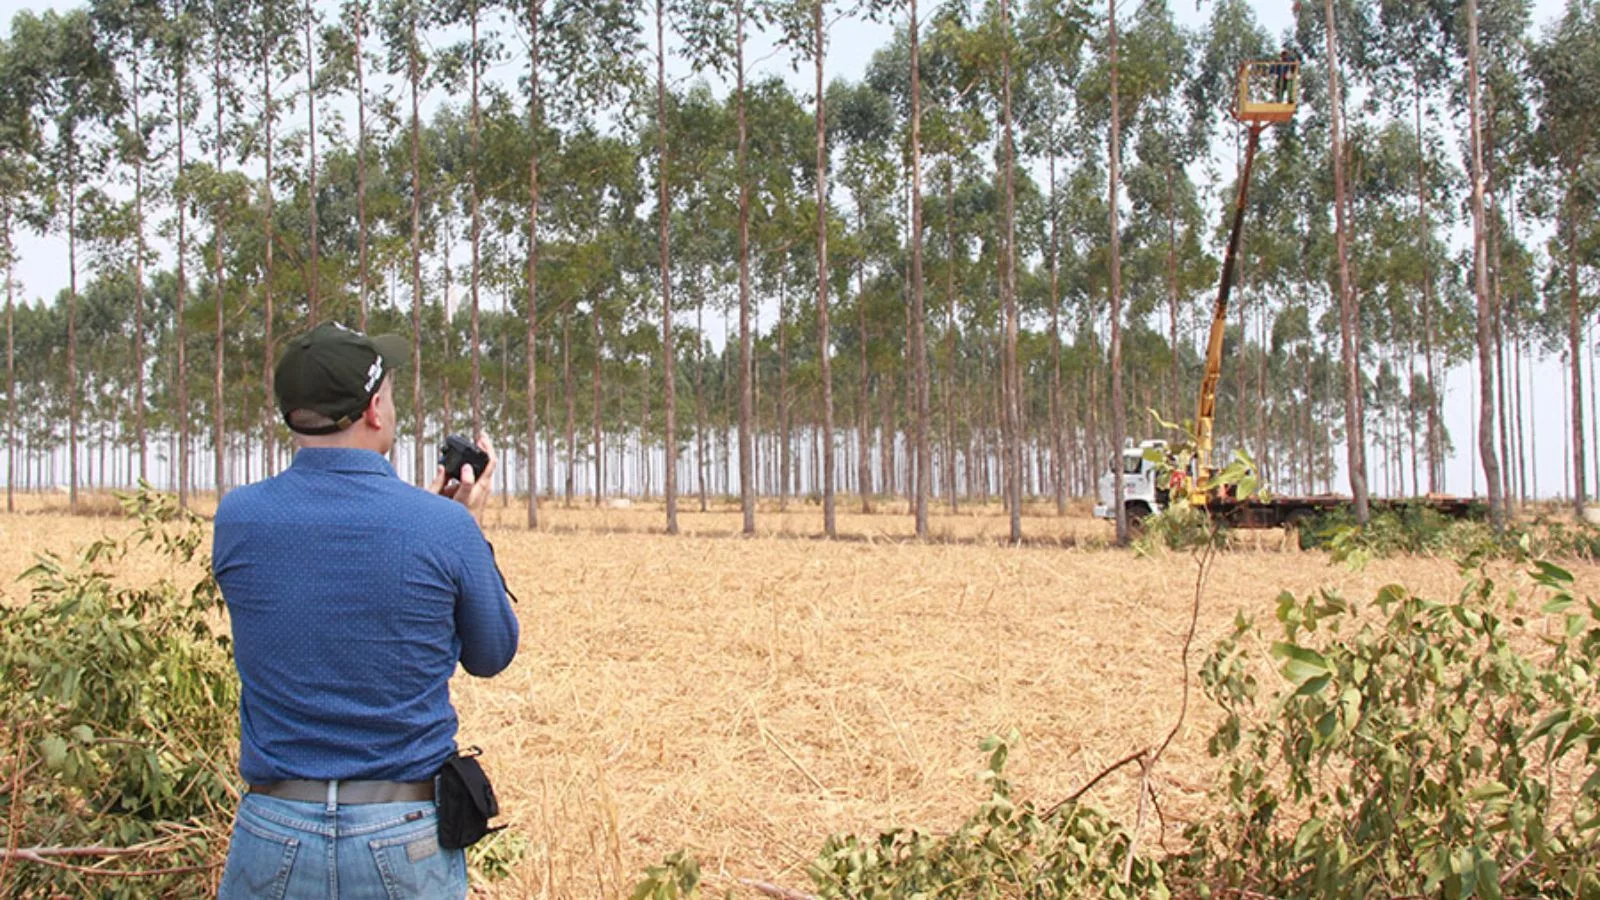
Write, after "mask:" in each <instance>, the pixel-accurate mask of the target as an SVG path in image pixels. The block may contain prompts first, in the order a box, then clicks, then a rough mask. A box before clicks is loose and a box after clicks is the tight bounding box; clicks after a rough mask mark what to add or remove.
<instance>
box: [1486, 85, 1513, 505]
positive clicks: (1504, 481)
mask: <svg viewBox="0 0 1600 900" xmlns="http://www.w3.org/2000/svg"><path fill="white" fill-rule="evenodd" d="M1485 104H1486V106H1487V110H1486V116H1485V121H1484V124H1483V141H1484V151H1483V152H1484V169H1483V183H1484V191H1485V193H1487V194H1488V195H1490V196H1491V197H1492V198H1493V205H1492V206H1490V207H1489V208H1488V209H1486V210H1485V215H1486V216H1487V220H1486V227H1487V229H1488V234H1487V235H1486V239H1487V241H1488V249H1489V261H1490V273H1489V279H1490V281H1489V309H1490V311H1491V314H1492V315H1493V317H1494V350H1495V353H1494V370H1495V378H1494V382H1495V397H1496V403H1495V412H1496V415H1495V427H1496V429H1497V431H1498V432H1499V435H1500V460H1501V467H1500V496H1501V497H1502V498H1503V499H1504V502H1505V505H1506V510H1507V513H1508V514H1509V512H1510V508H1511V498H1512V496H1514V494H1513V492H1512V487H1511V472H1512V467H1511V445H1510V442H1509V441H1508V440H1507V435H1506V411H1507V410H1508V409H1509V406H1508V405H1507V404H1506V359H1505V341H1504V339H1503V338H1502V336H1501V331H1502V328H1503V326H1504V318H1505V305H1504V303H1503V302H1502V297H1501V293H1500V269H1501V259H1500V193H1501V192H1500V189H1499V182H1498V181H1496V180H1495V166H1494V96H1493V92H1491V93H1490V95H1489V96H1488V97H1486V98H1485Z"/></svg>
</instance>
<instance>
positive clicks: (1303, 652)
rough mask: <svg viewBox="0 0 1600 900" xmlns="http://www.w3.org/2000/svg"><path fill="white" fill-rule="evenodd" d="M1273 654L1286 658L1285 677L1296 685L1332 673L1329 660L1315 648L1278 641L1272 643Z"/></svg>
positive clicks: (1284, 665)
mask: <svg viewBox="0 0 1600 900" xmlns="http://www.w3.org/2000/svg"><path fill="white" fill-rule="evenodd" d="M1272 655H1273V656H1276V657H1278V658H1279V659H1282V660H1285V662H1284V664H1283V677H1285V678H1287V679H1289V681H1291V682H1292V683H1294V684H1296V685H1303V684H1304V683H1305V682H1306V681H1308V680H1310V679H1312V678H1317V677H1319V676H1325V675H1328V674H1329V673H1330V671H1331V670H1330V669H1329V667H1328V661H1327V659H1325V658H1324V657H1323V656H1322V654H1320V653H1318V652H1316V651H1315V650H1308V649H1306V648H1304V647H1300V646H1297V645H1295V644H1289V643H1285V642H1283V641H1278V642H1277V643H1274V644H1273V645H1272Z"/></svg>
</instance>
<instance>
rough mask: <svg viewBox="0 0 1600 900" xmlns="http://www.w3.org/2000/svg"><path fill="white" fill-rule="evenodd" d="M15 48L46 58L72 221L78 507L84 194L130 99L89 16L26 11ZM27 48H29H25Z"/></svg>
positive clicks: (73, 439) (71, 444)
mask: <svg viewBox="0 0 1600 900" xmlns="http://www.w3.org/2000/svg"><path fill="white" fill-rule="evenodd" d="M12 22H13V24H12V41H13V47H15V48H18V49H19V50H21V51H22V52H30V53H39V54H43V59H44V64H43V71H44V78H43V79H41V80H40V81H39V82H38V86H39V88H40V90H39V92H38V94H37V96H36V99H37V100H38V101H39V102H40V106H41V115H42V117H43V118H44V119H46V120H48V121H49V123H50V126H51V127H50V131H49V134H50V138H51V139H50V140H49V142H47V143H41V144H39V145H38V146H37V149H38V150H39V152H40V154H41V159H40V163H41V168H42V169H44V170H45V171H48V172H50V173H51V174H52V175H53V176H54V177H55V178H56V179H59V183H58V184H57V185H56V186H55V190H57V191H58V192H59V199H58V200H57V205H56V212H57V214H58V215H61V216H64V220H65V221H64V231H65V236H66V239H67V295H66V300H67V359H66V377H67V394H68V402H67V454H68V463H67V467H68V479H69V500H68V503H69V505H70V508H71V509H72V511H74V512H76V511H77V508H78V483H79V477H78V475H79V473H78V463H79V460H78V434H79V424H80V413H79V394H80V390H79V377H78V340H77V337H78V335H77V323H78V239H79V236H80V230H79V215H80V209H81V203H82V201H83V195H82V192H83V190H84V189H85V188H86V187H88V186H89V185H88V183H89V182H90V181H91V180H92V179H95V178H97V177H99V175H100V174H101V173H102V172H103V171H104V167H105V164H106V163H107V161H108V159H109V149H110V148H109V145H108V143H107V142H106V141H105V140H103V138H104V137H105V134H104V131H105V129H107V128H109V126H110V125H111V122H112V120H113V118H114V117H115V116H117V115H118V114H119V113H120V111H121V110H120V106H121V104H122V94H121V90H120V85H119V84H118V82H117V78H116V72H115V62H114V60H113V59H112V58H111V56H110V55H109V54H108V53H107V50H106V47H105V46H104V44H103V43H101V42H99V41H97V40H96V39H95V34H94V28H93V23H92V22H91V20H90V17H89V14H88V13H87V12H86V11H84V10H74V11H71V12H68V13H66V14H65V15H60V14H57V13H55V12H46V13H45V14H44V15H43V16H41V17H37V18H36V17H34V16H33V15H32V14H31V13H27V12H24V13H22V14H20V15H18V16H17V17H16V18H15V19H13V20H12ZM23 48H25V49H23Z"/></svg>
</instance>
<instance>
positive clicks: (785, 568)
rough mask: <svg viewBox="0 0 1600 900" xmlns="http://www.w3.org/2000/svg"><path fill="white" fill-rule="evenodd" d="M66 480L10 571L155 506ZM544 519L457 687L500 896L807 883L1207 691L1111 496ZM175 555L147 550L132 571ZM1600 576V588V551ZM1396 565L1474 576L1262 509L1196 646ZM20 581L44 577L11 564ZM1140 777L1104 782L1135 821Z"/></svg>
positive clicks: (1437, 576) (1411, 575)
mask: <svg viewBox="0 0 1600 900" xmlns="http://www.w3.org/2000/svg"><path fill="white" fill-rule="evenodd" d="M50 503H51V504H52V505H53V504H57V501H56V500H55V499H54V498H52V499H51V501H50ZM41 505H42V504H39V503H35V504H34V505H32V506H31V508H30V511H29V512H27V513H19V514H14V515H3V514H0V575H9V574H14V573H16V572H18V571H20V570H21V569H22V568H24V567H25V566H26V565H27V564H28V560H29V559H30V558H31V554H32V553H33V552H34V551H36V550H38V549H42V548H47V547H48V548H56V549H58V550H66V549H70V547H71V546H72V545H74V544H81V543H83V542H85V541H87V540H90V539H92V538H93V537H95V536H96V535H98V534H100V533H101V532H103V531H104V532H110V533H120V532H121V531H123V530H125V529H126V528H127V527H128V526H127V523H125V522H122V521H121V520H119V519H116V518H114V517H104V518H93V517H82V516H80V517H76V518H73V517H67V516H65V515H62V514H60V513H59V512H58V511H54V510H47V509H43V508H41ZM688 505H689V504H686V506H688ZM691 508H692V507H691ZM1041 512H1043V511H1041ZM521 516H522V513H521V512H520V511H519V510H517V509H511V510H508V511H497V512H496V513H495V515H494V516H493V517H492V518H493V519H494V521H493V522H492V523H491V526H490V531H491V534H490V539H491V540H492V541H493V542H494V544H495V546H496V547H497V548H498V552H499V555H500V558H501V561H502V564H503V566H504V569H505V573H506V576H507V578H508V579H509V580H510V582H511V584H512V586H513V588H514V589H515V591H516V592H517V593H518V594H519V595H520V597H521V604H520V605H519V606H518V607H517V612H518V615H519V617H520V619H521V622H522V629H523V630H522V647H521V652H520V654H519V656H518V658H517V660H516V662H515V663H514V664H513V665H512V667H511V668H510V670H508V671H507V672H506V673H504V674H503V675H501V676H500V677H498V678H495V679H493V680H489V681H480V680H476V679H473V678H470V677H468V676H466V675H461V676H459V677H458V678H457V680H456V682H455V685H454V687H455V694H456V702H457V705H458V708H459V709H460V712H461V719H462V727H461V734H460V739H461V742H462V743H463V744H478V745H481V746H482V747H483V748H484V749H485V750H486V751H487V754H488V756H487V760H488V763H489V765H490V767H491V770H492V774H493V776H494V777H495V779H496V782H497V786H498V788H499V791H500V795H501V800H502V804H503V807H504V809H505V810H506V812H507V816H508V819H509V821H510V823H511V825H512V828H513V829H514V830H515V831H517V832H518V833H520V835H521V836H522V837H523V838H525V839H526V841H527V846H528V852H527V855H526V856H525V858H524V859H523V860H522V861H521V862H520V863H519V864H518V865H517V867H516V869H515V871H514V874H513V876H512V879H511V880H510V881H508V882H503V883H501V884H500V885H497V886H495V887H494V888H493V890H492V894H493V895H495V896H505V897H617V896H625V895H626V893H627V891H628V888H629V887H630V885H631V884H632V882H633V881H634V880H636V879H637V877H638V876H639V873H640V872H641V871H642V869H643V868H644V867H645V866H646V865H650V864H653V863H656V862H659V861H660V859H661V858H662V857H663V856H664V855H665V854H667V853H669V852H671V851H673V850H675V849H678V848H680V847H682V848H687V849H689V850H691V851H693V852H694V853H696V854H697V855H698V856H699V857H700V859H701V862H702V866H703V869H704V871H705V873H706V875H707V878H708V881H709V882H710V884H711V886H712V887H713V888H715V889H716V890H715V893H716V895H719V896H720V895H721V893H722V892H723V890H724V889H726V888H736V882H735V879H737V878H740V877H750V878H759V879H762V880H766V881H771V882H777V883H782V884H786V885H789V886H792V887H802V888H803V887H805V886H807V883H808V882H807V879H806V876H805V864H806V863H807V861H808V860H810V859H811V858H812V856H813V855H814V854H815V852H816V851H817V850H818V849H819V848H820V846H821V844H822V841H823V839H824V837H825V836H826V835H827V834H829V833H830V832H835V831H842V830H853V831H861V832H873V831H875V830H877V829H881V828H886V827H890V826H900V825H910V826H917V827H919V828H923V829H927V830H931V831H936V832H937V831H941V830H946V829H949V828H951V827H953V826H954V825H955V824H957V823H958V822H959V821H960V820H961V819H962V818H964V816H965V815H966V814H968V813H969V812H970V811H971V810H973V809H974V808H975V807H976V805H977V803H978V802H979V801H980V799H981V797H982V796H983V795H982V788H981V786H980V784H979V783H978V781H977V780H976V779H975V777H974V776H975V774H976V773H977V772H978V771H979V770H980V769H981V768H982V764H983V756H982V754H980V753H979V751H978V749H977V745H978V743H979V742H980V741H981V740H982V739H983V738H984V737H985V736H987V735H990V734H996V733H1000V734H1004V733H1006V732H1009V731H1010V730H1012V729H1015V730H1016V731H1017V732H1018V733H1019V734H1020V742H1019V743H1018V744H1017V745H1016V746H1015V747H1014V749H1013V752H1012V755H1011V763H1010V766H1009V770H1010V774H1011V776H1012V777H1013V778H1014V780H1015V781H1016V782H1017V784H1018V786H1019V790H1020V792H1021V793H1022V794H1023V795H1024V796H1027V797H1032V798H1035V799H1037V800H1039V801H1041V802H1046V803H1048V802H1053V801H1054V800H1056V799H1059V798H1061V797H1064V796H1066V795H1067V794H1069V793H1071V792H1072V791H1073V790H1074V789H1076V788H1077V787H1078V786H1080V785H1082V784H1083V783H1084V782H1085V781H1086V780H1087V779H1089V778H1090V777H1092V776H1093V775H1094V774H1095V773H1097V772H1099V771H1100V770H1101V769H1102V768H1104V767H1105V766H1106V765H1107V764H1108V763H1109V762H1111V761H1113V760H1116V759H1118V758H1120V757H1122V756H1123V755H1125V754H1126V753H1128V752H1129V751H1131V750H1133V749H1135V748H1137V747H1140V746H1144V745H1147V744H1149V743H1152V742H1154V741H1157V740H1159V738H1160V736H1161V735H1162V734H1163V733H1164V732H1165V730H1166V729H1167V728H1168V727H1170V725H1171V723H1172V722H1173V721H1174V719H1175V717H1176V716H1177V714H1178V710H1179V706H1180V702H1181V685H1182V671H1181V666H1180V662H1179V649H1180V646H1181V643H1182V639H1183V635H1184V631H1185V629H1186V627H1187V624H1188V616H1189V609H1190V603H1191V600H1192V596H1193V593H1192V592H1193V586H1194V575H1195V563H1194V561H1193V560H1192V559H1191V558H1190V557H1189V556H1188V555H1187V554H1159V553H1158V554H1156V555H1154V556H1150V557H1144V556H1139V555H1137V554H1135V553H1133V552H1131V551H1123V550H1113V549H1106V548H1105V541H1106V538H1107V537H1108V536H1109V535H1108V532H1107V529H1106V526H1104V525H1103V524H1102V523H1098V522H1093V521H1091V520H1089V519H1087V518H1086V517H1084V516H1082V515H1078V516H1076V517H1069V518H1067V519H1065V520H1061V519H1055V518H1054V517H1046V516H1043V515H1039V516H1034V517H1030V518H1029V519H1028V520H1027V522H1026V526H1025V529H1026V530H1027V531H1028V532H1029V533H1030V534H1032V535H1036V536H1038V537H1039V538H1041V541H1040V542H1039V543H1036V544H1032V545H1029V546H1024V547H1021V548H1007V547H1002V546H999V544H998V541H997V538H998V537H999V536H1001V535H1003V534H1004V533H1005V527H1006V526H1005V520H1004V519H1003V518H1002V517H1000V516H999V514H998V511H997V510H987V511H984V512H983V513H982V514H971V515H962V516H956V517H951V516H939V517H936V519H935V531H936V532H937V533H938V534H940V535H941V536H942V537H943V538H945V540H943V541H941V542H934V543H927V544H922V543H914V542H910V541H907V540H904V539H903V538H904V535H906V534H907V533H908V531H909V524H910V523H909V520H908V519H907V518H906V517H905V516H903V515H876V516H860V515H855V514H848V515H845V514H842V515H841V521H840V529H841V532H843V533H845V534H846V535H847V536H849V537H850V538H851V539H850V540H841V541H835V542H826V541H820V540H816V539H814V538H811V537H809V535H810V534H811V533H813V532H814V531H816V530H819V529H820V521H821V515H820V511H819V510H817V509H816V508H815V507H806V508H801V509H796V510H795V511H793V512H791V513H787V514H784V515H778V514H777V513H776V512H764V513H763V517H762V530H763V534H762V535H761V536H759V537H756V538H754V539H740V538H736V537H732V536H731V535H732V533H733V532H734V531H736V530H737V527H738V516H737V513H736V512H734V511H730V510H726V509H724V510H721V511H717V512H713V513H707V514H701V513H685V515H684V517H683V530H684V531H685V532H686V534H684V535H681V536H679V537H676V538H669V537H667V536H664V535H661V534H659V533H658V532H659V529H660V525H661V521H662V518H661V512H660V510H659V508H643V509H641V508H633V509H624V510H615V509H608V510H592V509H591V510H561V509H551V510H548V512H547V516H546V518H547V524H548V527H547V530H545V531H542V532H539V533H532V532H528V531H525V530H523V529H521V528H520V527H518V526H517V524H516V523H519V522H520V521H521ZM141 566H143V567H145V568H140V567H141ZM158 569H159V567H158V566H156V565H155V564H154V563H152V562H150V561H148V560H144V561H137V560H136V561H133V562H131V563H130V569H129V573H130V574H129V577H139V576H142V575H145V574H154V573H156V571H157V570H158ZM1577 574H1578V576H1579V581H1580V588H1582V589H1583V590H1584V592H1586V593H1589V594H1591V595H1593V594H1595V593H1600V568H1597V567H1580V568H1579V569H1578V570H1577ZM1505 577H1506V578H1507V579H1508V580H1510V581H1522V580H1523V579H1522V576H1521V575H1520V574H1518V573H1517V572H1515V571H1514V570H1511V571H1507V572H1505ZM1394 581H1400V582H1403V583H1405V584H1407V585H1409V586H1411V587H1413V588H1414V589H1416V590H1418V591H1420V592H1423V593H1427V594H1430V595H1433V596H1439V597H1443V596H1447V595H1453V594H1454V592H1455V590H1456V588H1457V586H1458V583H1459V582H1458V578H1457V575H1456V569H1455V566H1454V564H1453V563H1451V562H1450V561H1448V560H1435V559H1405V560H1389V561H1377V562H1373V563H1372V564H1371V565H1370V566H1368V567H1367V568H1366V569H1365V570H1363V571H1360V572H1352V571H1349V570H1347V569H1345V568H1343V567H1339V566H1334V565H1330V563H1329V561H1328V559H1327V557H1326V556H1324V555H1322V554H1318V553H1301V552H1299V551H1296V550H1290V549H1286V548H1285V547H1284V541H1283V540H1282V537H1281V535H1279V534H1277V533H1268V534H1263V535H1261V536H1260V539H1259V541H1255V542H1253V543H1252V542H1247V547H1246V548H1245V549H1242V550H1236V551H1233V552H1229V553H1226V554H1224V555H1222V556H1221V557H1220V559H1219V560H1218V563H1217V565H1216V568H1215V570H1214V573H1213V575H1212V578H1211V581H1210V584H1209V586H1208V588H1207V591H1206V594H1205V598H1204V603H1203V604H1202V608H1201V614H1200V621H1199V634H1198V638H1197V641H1196V646H1197V650H1196V652H1195V655H1194V658H1193V659H1192V660H1191V664H1192V665H1198V661H1199V658H1200V657H1201V656H1202V655H1203V653H1204V649H1205V648H1206V647H1208V646H1209V645H1210V643H1211V641H1212V640H1214V639H1215V638H1216V637H1218V636H1220V635H1221V634H1223V633H1225V632H1226V631H1227V630H1228V628H1229V626H1230V623H1231V621H1232V619H1233V616H1234V613H1235V611H1236V610H1239V609H1243V610H1245V611H1246V612H1247V613H1249V614H1254V615H1258V616H1266V617H1270V615H1271V611H1272V609H1273V602H1274V599H1275V597H1276V596H1277V594H1278V592H1279V591H1280V590H1284V589H1287V590H1291V591H1295V592H1297V593H1304V592H1307V591H1311V590H1314V589H1316V588H1319V587H1331V588H1335V589H1338V590H1341V591H1343V592H1344V593H1345V595H1346V596H1347V597H1350V598H1351V599H1357V600H1365V599H1370V597H1371V596H1372V594H1373V593H1374V592H1375V591H1376V590H1377V589H1378V588H1379V587H1381V586H1382V585H1384V584H1387V583H1390V582H1394ZM3 590H4V591H5V594H6V600H7V602H16V601H17V600H18V597H19V586H18V585H16V584H14V583H13V582H12V580H11V578H10V577H6V579H5V581H4V583H3ZM1259 649H1260V650H1262V651H1263V653H1264V652H1265V649H1266V648H1265V647H1261V648H1259ZM1193 701H1194V702H1193V703H1192V705H1191V710H1190V714H1189V716H1188V719H1187V723H1186V725H1185V726H1184V728H1183V729H1182V730H1181V731H1180V733H1179V734H1178V737H1177V739H1176V741H1175V742H1174V744H1173V746H1172V748H1171V749H1170V750H1169V751H1168V754H1167V757H1166V759H1165V760H1164V761H1163V763H1162V765H1161V767H1160V769H1159V770H1158V772H1157V774H1156V778H1155V784H1156V788H1157V790H1158V792H1159V794H1160V797H1161V801H1162V806H1163V808H1164V811H1165V813H1166V816H1167V819H1168V835H1167V836H1168V838H1169V839H1170V838H1176V837H1177V833H1178V831H1179V829H1180V827H1181V823H1182V822H1183V821H1185V820H1188V819H1191V818H1193V817H1195V816H1197V815H1202V814H1204V810H1205V803H1206V799H1205V794H1206V791H1207V789H1208V788H1209V787H1210V786H1211V785H1210V779H1211V776H1210V774H1209V773H1210V772H1211V771H1212V769H1211V767H1210V765H1209V763H1208V760H1207V759H1206V757H1205V750H1204V743H1205V738H1206V736H1207V735H1208V733H1209V727H1210V724H1211V722H1212V721H1213V719H1212V715H1211V713H1210V711H1209V709H1208V706H1207V703H1206V701H1205V700H1204V699H1203V698H1201V697H1200V696H1199V695H1198V693H1196V694H1195V696H1194V697H1193ZM1134 777H1135V776H1134V775H1133V774H1131V773H1128V772H1124V773H1119V774H1118V775H1115V776H1113V777H1111V778H1109V779H1107V780H1106V781H1104V782H1102V783H1101V785H1099V786H1097V787H1096V788H1095V789H1094V791H1093V792H1091V794H1090V795H1089V799H1090V800H1091V801H1093V802H1095V803H1097V804H1099V805H1102V806H1105V807H1107V808H1109V809H1111V810H1112V811H1113V812H1114V813H1116V814H1117V815H1119V816H1120V817H1123V818H1124V819H1125V820H1128V821H1131V820H1132V818H1133V811H1132V809H1131V808H1130V806H1131V803H1130V801H1131V798H1132V797H1133V793H1134V787H1135V782H1134V780H1133V779H1134ZM1142 839H1143V840H1145V841H1154V840H1156V839H1157V833H1156V827H1155V826H1154V825H1153V824H1152V825H1150V826H1148V827H1147V828H1146V829H1145V832H1144V835H1143V838H1142Z"/></svg>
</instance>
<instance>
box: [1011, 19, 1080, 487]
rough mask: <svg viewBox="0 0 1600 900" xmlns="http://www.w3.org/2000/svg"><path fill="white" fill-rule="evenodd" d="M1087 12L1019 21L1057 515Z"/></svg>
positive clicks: (1025, 137)
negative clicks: (1065, 175) (1042, 208)
mask: <svg viewBox="0 0 1600 900" xmlns="http://www.w3.org/2000/svg"><path fill="white" fill-rule="evenodd" d="M1084 20H1085V15H1084V11H1083V9H1082V8H1081V7H1080V6H1078V5H1076V4H1074V5H1062V4H1057V3H1052V2H1035V3H1033V4H1032V5H1031V6H1030V7H1029V8H1028V10H1027V12H1026V14H1025V15H1024V17H1023V18H1022V20H1021V22H1020V23H1019V26H1018V27H1019V30H1020V31H1021V34H1022V41H1023V42H1024V43H1025V44H1027V45H1028V46H1029V47H1030V48H1031V50H1032V52H1031V53H1030V56H1029V65H1028V66H1027V67H1026V70H1025V72H1024V77H1025V78H1026V79H1028V81H1029V88H1028V90H1026V91H1024V98H1025V101H1024V102H1025V103H1026V109H1025V112H1024V115H1023V120H1024V121H1025V122H1026V123H1027V127H1026V128H1025V129H1024V133H1023V146H1024V150H1025V152H1027V153H1029V154H1030V155H1031V156H1033V157H1034V158H1039V157H1043V158H1044V159H1045V167H1046V168H1045V171H1046V173H1047V178H1048V184H1047V185H1046V189H1047V191H1048V199H1047V201H1046V224H1047V226H1048V227H1049V235H1048V237H1047V238H1046V240H1045V242H1044V244H1045V250H1044V256H1045V265H1046V267H1047V269H1048V279H1049V281H1048V288H1047V290H1048V300H1047V305H1048V307H1049V312H1050V386H1049V397H1048V402H1047V404H1046V408H1047V416H1048V427H1049V430H1050V441H1049V445H1050V460H1051V462H1050V487H1051V492H1052V494H1053V495H1054V497H1055V502H1056V514H1057V515H1066V504H1067V483H1066V475H1067V473H1066V471H1065V465H1064V461H1065V458H1066V446H1065V441H1064V433H1065V431H1066V428H1065V425H1064V423H1063V422H1062V421H1061V416H1062V405H1063V398H1062V385H1061V361H1062V359H1061V358H1062V344H1061V256H1062V249H1063V248H1062V246H1061V221H1060V218H1061V206H1062V204H1061V202H1060V196H1059V193H1058V191H1057V172H1058V163H1059V162H1060V161H1061V157H1062V156H1063V155H1064V154H1070V153H1071V150H1070V147H1069V144H1068V142H1067V140H1066V139H1067V137H1068V132H1067V131H1066V130H1065V129H1063V127H1062V123H1063V117H1064V115H1065V114H1066V113H1068V112H1069V110H1068V108H1067V107H1068V106H1069V105H1070V104H1071V103H1072V102H1073V98H1074V96H1075V93H1074V92H1073V91H1072V90H1070V88H1071V86H1072V85H1073V84H1074V83H1075V82H1076V81H1077V75H1078V72H1079V69H1080V67H1081V65H1082V50H1083V43H1084V37H1085V34H1086V31H1085V27H1084V25H1085V21H1084Z"/></svg>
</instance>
